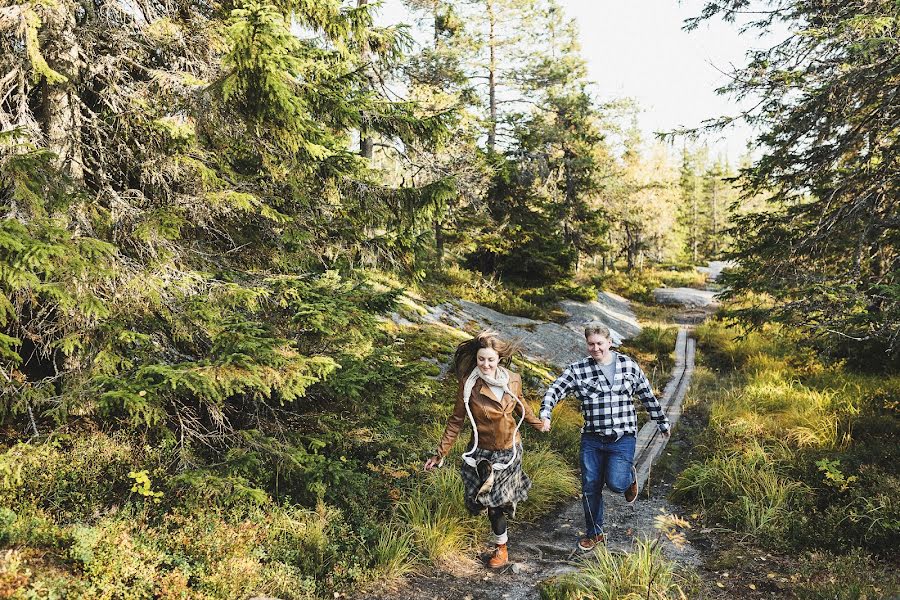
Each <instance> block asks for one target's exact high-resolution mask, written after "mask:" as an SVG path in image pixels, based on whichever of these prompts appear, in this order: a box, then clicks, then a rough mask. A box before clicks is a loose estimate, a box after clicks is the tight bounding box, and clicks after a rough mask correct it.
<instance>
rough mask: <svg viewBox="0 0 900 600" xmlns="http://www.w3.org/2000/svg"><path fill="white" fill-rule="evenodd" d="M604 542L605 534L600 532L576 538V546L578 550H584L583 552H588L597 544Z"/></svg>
mask: <svg viewBox="0 0 900 600" xmlns="http://www.w3.org/2000/svg"><path fill="white" fill-rule="evenodd" d="M605 543H606V536H605V535H603V534H602V533H598V534H597V535H588V536H585V537H583V538H581V539H580V540H578V548H579V549H580V550H584V551H585V552H590V551H591V550H593V549H594V548H596V547H597V544H605Z"/></svg>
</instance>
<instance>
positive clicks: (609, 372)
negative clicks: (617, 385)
mask: <svg viewBox="0 0 900 600" xmlns="http://www.w3.org/2000/svg"><path fill="white" fill-rule="evenodd" d="M611 354H612V360H611V361H609V364H608V365H604V364H603V363H599V362H598V363H597V366H598V367H600V370H601V371H603V376H604V377H606V381H608V382H609V385H612V384H613V381H614V379H615V376H616V362H618V360H619V353H618V352H612V353H611Z"/></svg>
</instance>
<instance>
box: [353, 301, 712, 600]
mask: <svg viewBox="0 0 900 600" xmlns="http://www.w3.org/2000/svg"><path fill="white" fill-rule="evenodd" d="M687 320H693V319H687ZM690 332H691V327H690V325H686V324H685V325H681V326H680V329H679V332H678V337H677V341H676V345H675V355H676V356H675V366H674V367H673V370H672V376H671V378H670V380H669V383H668V384H667V385H666V388H665V391H664V393H663V396H662V398H660V404H661V405H662V406H663V408H664V410H665V411H666V414H667V415H668V416H669V419H670V421H671V423H672V425H673V426H675V424H676V423H677V421H678V418H679V417H680V415H681V402H682V400H683V399H684V395H685V393H686V391H687V389H688V386H689V384H690V379H691V374H692V372H693V365H694V348H695V345H694V339H693V338H692V337H691V335H690ZM656 431H657V430H656V425H655V423H654V422H653V421H650V422H648V423H647V424H645V425H644V427H643V428H642V429H641V430H640V431H639V433H638V440H637V449H636V452H635V468H636V469H637V471H638V484H639V486H640V489H641V492H640V493H639V495H638V500H637V501H636V502H635V503H634V504H633V505H628V504H627V503H626V502H625V500H624V498H623V497H622V495H621V494H612V493H610V492H609V491H608V490H604V492H603V494H604V501H605V503H606V519H605V524H604V525H605V526H604V529H605V531H606V534H607V538H608V546H607V547H608V548H609V549H610V550H611V551H614V552H628V551H630V549H631V547H632V543H633V540H634V539H635V538H652V537H656V531H655V530H654V528H653V523H654V517H655V516H657V515H659V514H671V513H673V512H674V509H673V507H672V506H671V505H670V504H669V503H668V502H667V501H666V499H665V497H666V494H667V491H668V490H667V489H666V485H665V484H659V485H656V484H654V485H651V483H652V480H651V467H652V464H653V461H654V460H655V459H656V458H657V457H658V456H659V454H660V453H661V452H662V450H663V449H664V448H665V446H666V443H667V442H668V438H666V437H664V436H662V435H658V434H656V433H655V432H656ZM526 451H527V450H526ZM583 528H584V514H583V512H582V507H581V501H580V500H570V501H568V502H565V503H564V504H563V505H561V506H559V507H557V508H556V509H555V510H554V511H553V512H551V513H550V514H548V515H546V517H545V518H543V519H540V520H539V521H537V522H535V523H512V524H511V526H510V542H509V557H510V563H509V564H508V565H507V566H506V567H504V568H502V569H498V570H490V569H488V568H486V567H484V566H483V565H482V564H481V563H480V562H479V561H477V560H475V559H474V558H472V559H465V560H460V561H458V562H455V563H452V564H448V565H444V567H443V569H440V570H436V572H429V573H427V574H419V575H414V576H411V577H409V578H408V579H407V581H406V582H405V583H404V584H403V586H402V587H400V588H392V589H390V590H384V591H380V592H374V591H369V592H367V593H365V594H362V595H360V597H365V598H378V599H382V598H383V599H385V600H387V599H388V598H391V599H394V598H396V599H400V600H407V599H408V600H413V599H416V600H419V599H429V598H433V599H435V600H478V599H484V600H487V599H492V600H493V599H510V600H534V599H537V598H539V597H540V591H539V584H540V583H541V582H542V581H544V580H546V579H548V578H551V577H554V576H556V575H560V574H563V573H566V572H570V571H574V570H575V569H576V568H577V564H576V560H577V559H578V558H579V556H582V555H583V553H582V552H580V551H579V550H577V546H576V543H577V540H578V537H579V535H581V534H582V533H583V531H584V529H583ZM662 548H663V552H664V554H665V555H666V556H667V557H668V558H670V559H672V560H676V561H678V562H679V563H681V564H685V565H691V566H694V565H697V564H699V563H700V556H699V552H698V551H697V550H696V549H695V548H693V547H691V546H690V544H688V545H687V546H685V547H683V548H681V549H680V550H679V549H677V548H675V547H674V546H673V545H672V544H671V543H670V542H669V541H668V540H666V539H665V538H663V540H662Z"/></svg>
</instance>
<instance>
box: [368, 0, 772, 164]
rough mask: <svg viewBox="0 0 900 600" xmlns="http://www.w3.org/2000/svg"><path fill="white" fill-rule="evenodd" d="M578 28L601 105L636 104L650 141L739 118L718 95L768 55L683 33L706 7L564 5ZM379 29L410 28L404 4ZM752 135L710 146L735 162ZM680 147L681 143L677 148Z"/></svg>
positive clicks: (727, 32)
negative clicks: (753, 58)
mask: <svg viewBox="0 0 900 600" xmlns="http://www.w3.org/2000/svg"><path fill="white" fill-rule="evenodd" d="M559 1H560V4H562V6H563V7H564V9H565V11H566V14H567V15H568V16H569V17H572V18H574V19H576V21H577V23H578V29H579V36H580V41H581V47H582V54H583V56H584V58H585V59H586V60H587V63H588V72H589V75H590V79H591V80H593V81H594V82H596V84H597V85H596V88H595V89H596V92H597V97H598V99H599V100H601V101H606V100H611V99H614V98H622V97H629V98H633V99H634V100H636V101H637V103H638V105H639V106H640V107H641V109H642V112H641V114H640V115H639V123H640V125H641V128H642V129H643V130H644V133H645V138H646V139H650V138H652V136H653V133H654V132H657V131H670V130H672V129H676V128H679V127H682V126H685V127H696V126H698V125H700V123H701V122H702V121H703V120H705V119H710V118H715V117H718V116H721V115H734V114H736V113H737V112H738V111H739V107H738V105H736V104H735V101H734V99H732V98H729V97H727V96H721V95H717V94H716V93H715V90H716V88H718V87H720V86H722V85H723V84H725V83H726V82H727V81H728V77H727V75H726V74H725V73H727V72H728V71H730V70H731V68H732V66H741V65H743V64H745V62H746V61H745V58H744V57H745V54H746V52H747V51H748V50H749V49H750V48H754V47H767V46H769V45H771V40H769V41H760V40H759V39H758V38H757V37H756V36H755V34H753V33H748V34H744V35H739V34H738V32H737V26H736V25H734V24H729V23H724V22H722V21H721V20H713V21H708V22H706V23H705V24H703V25H701V26H700V27H699V28H698V29H696V30H694V31H691V32H686V31H683V30H682V26H683V23H684V20H685V19H686V18H689V17H692V16H696V15H697V14H699V13H700V10H701V8H702V7H703V4H704V1H703V0H682V1H681V2H679V1H678V0H559ZM380 13H381V14H380V15H379V19H378V20H379V21H380V22H382V23H385V24H386V23H391V22H398V21H402V20H404V16H403V15H404V13H403V10H402V7H401V2H400V0H384V4H383V6H382V9H381V11H380ZM753 134H754V132H753V130H752V129H751V128H750V127H749V126H747V125H743V124H741V125H738V126H734V127H732V128H730V129H729V130H727V131H725V132H723V133H720V134H716V135H715V137H711V138H708V139H707V140H706V141H707V143H708V144H709V146H710V149H711V151H712V153H713V154H714V155H716V154H724V155H725V156H727V157H728V158H729V159H731V160H732V162H736V160H737V158H738V157H739V156H740V155H741V154H743V153H745V152H746V146H747V141H748V140H750V139H752V138H753ZM678 145H679V146H680V143H679V144H678Z"/></svg>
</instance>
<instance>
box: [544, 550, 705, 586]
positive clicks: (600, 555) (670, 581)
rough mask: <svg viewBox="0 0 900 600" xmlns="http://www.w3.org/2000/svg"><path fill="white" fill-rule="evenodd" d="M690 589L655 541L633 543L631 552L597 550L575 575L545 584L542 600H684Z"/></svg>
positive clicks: (581, 563) (583, 562) (568, 575)
mask: <svg viewBox="0 0 900 600" xmlns="http://www.w3.org/2000/svg"><path fill="white" fill-rule="evenodd" d="M691 589H693V587H692V585H691V583H690V582H689V580H688V579H686V578H683V577H681V576H679V575H678V574H677V573H676V571H675V569H674V565H673V563H672V562H671V561H668V560H666V559H665V558H664V557H663V556H662V553H661V551H660V549H659V545H658V543H657V541H655V540H636V541H635V542H634V545H633V547H632V548H631V551H630V552H626V553H612V552H609V551H608V550H607V549H606V548H605V547H600V548H598V549H597V550H596V551H594V552H593V553H592V555H591V556H590V557H589V558H587V559H585V560H583V561H581V562H580V563H579V564H578V570H577V571H576V572H574V573H571V574H567V575H563V576H561V577H557V578H555V579H552V580H550V581H549V582H547V583H544V584H543V585H542V587H541V598H542V600H646V599H647V598H650V599H653V600H670V599H686V598H688V595H687V593H688V592H687V591H686V590H688V591H689V590H691Z"/></svg>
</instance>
